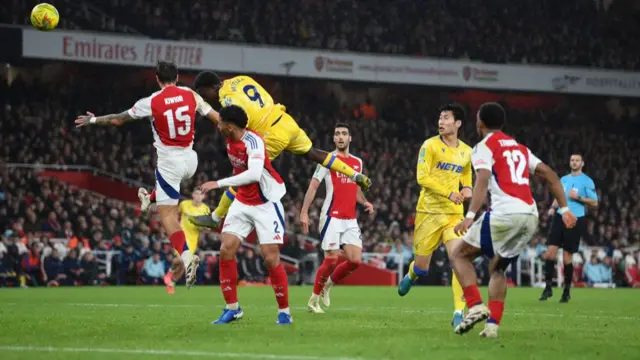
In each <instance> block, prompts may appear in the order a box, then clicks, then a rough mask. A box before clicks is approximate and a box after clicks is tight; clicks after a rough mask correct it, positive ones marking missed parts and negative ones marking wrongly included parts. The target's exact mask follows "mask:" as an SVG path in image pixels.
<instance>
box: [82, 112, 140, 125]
mask: <svg viewBox="0 0 640 360" xmlns="http://www.w3.org/2000/svg"><path fill="white" fill-rule="evenodd" d="M131 120H134V117H133V116H131V114H129V111H123V112H121V113H119V114H109V115H103V116H95V115H94V114H93V113H91V112H88V111H87V114H86V115H80V116H78V117H77V118H76V121H75V123H76V127H78V128H80V127H84V126H88V125H112V126H120V125H122V124H124V123H126V122H128V121H131Z"/></svg>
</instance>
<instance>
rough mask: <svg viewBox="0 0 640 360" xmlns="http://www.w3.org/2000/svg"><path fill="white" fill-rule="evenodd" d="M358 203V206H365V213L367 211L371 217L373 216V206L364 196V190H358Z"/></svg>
mask: <svg viewBox="0 0 640 360" xmlns="http://www.w3.org/2000/svg"><path fill="white" fill-rule="evenodd" d="M356 201H357V202H358V204H360V205H362V206H364V211H366V212H367V213H368V214H370V215H373V212H374V209H373V204H372V203H370V202H369V200H367V198H366V197H365V196H364V193H363V192H362V189H360V188H359V189H358V195H356Z"/></svg>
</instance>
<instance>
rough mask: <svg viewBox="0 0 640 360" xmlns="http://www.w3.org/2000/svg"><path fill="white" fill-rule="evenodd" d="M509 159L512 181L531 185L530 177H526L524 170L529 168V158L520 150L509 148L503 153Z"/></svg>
mask: <svg viewBox="0 0 640 360" xmlns="http://www.w3.org/2000/svg"><path fill="white" fill-rule="evenodd" d="M502 156H504V158H505V159H506V160H507V165H509V172H510V173H511V182H512V183H514V184H518V185H529V179H528V178H526V177H524V170H525V169H526V168H527V158H526V157H525V156H524V154H523V153H522V151H520V150H517V149H516V150H507V151H505V152H503V153H502Z"/></svg>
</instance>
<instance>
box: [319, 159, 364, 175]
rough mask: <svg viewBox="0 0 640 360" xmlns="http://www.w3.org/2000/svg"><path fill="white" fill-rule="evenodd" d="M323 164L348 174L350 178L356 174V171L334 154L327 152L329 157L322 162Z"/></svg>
mask: <svg viewBox="0 0 640 360" xmlns="http://www.w3.org/2000/svg"><path fill="white" fill-rule="evenodd" d="M322 166H324V167H326V168H328V169H331V170H334V171H337V172H339V173H341V174H344V175H346V176H347V177H349V178H350V179H353V177H354V176H355V175H356V171H355V170H353V169H352V168H351V167H350V166H349V165H347V164H345V163H344V162H343V161H342V160H340V159H338V157H337V156H335V155H334V154H327V158H326V159H324V161H323V162H322Z"/></svg>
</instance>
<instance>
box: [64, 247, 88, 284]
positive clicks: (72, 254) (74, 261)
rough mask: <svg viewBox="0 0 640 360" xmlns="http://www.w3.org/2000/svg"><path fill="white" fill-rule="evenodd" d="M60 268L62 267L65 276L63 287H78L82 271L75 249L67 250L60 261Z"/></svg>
mask: <svg viewBox="0 0 640 360" xmlns="http://www.w3.org/2000/svg"><path fill="white" fill-rule="evenodd" d="M62 266H63V267H64V274H65V276H66V279H65V281H64V285H78V283H79V281H80V275H82V272H83V271H84V270H83V269H82V268H81V267H80V262H79V261H78V251H77V250H76V249H71V250H69V252H68V253H67V256H66V257H65V258H64V260H63V261H62Z"/></svg>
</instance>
